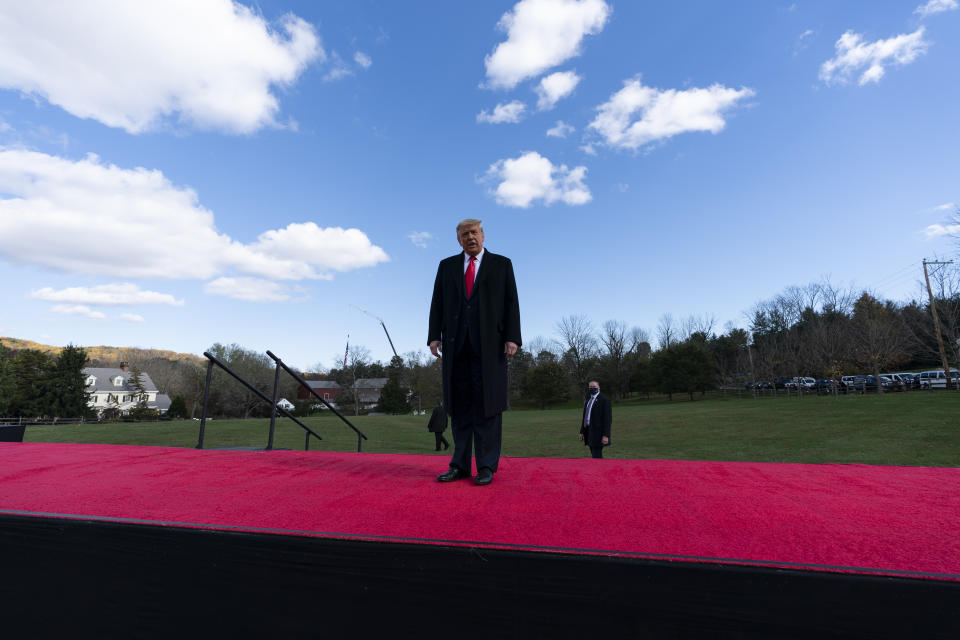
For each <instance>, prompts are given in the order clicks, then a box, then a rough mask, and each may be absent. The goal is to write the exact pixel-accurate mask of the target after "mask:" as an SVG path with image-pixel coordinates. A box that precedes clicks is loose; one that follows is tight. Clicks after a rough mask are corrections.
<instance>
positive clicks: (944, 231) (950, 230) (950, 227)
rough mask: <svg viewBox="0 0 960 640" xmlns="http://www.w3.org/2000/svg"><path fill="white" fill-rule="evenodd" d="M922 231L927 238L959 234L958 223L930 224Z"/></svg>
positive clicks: (959, 227) (959, 226)
mask: <svg viewBox="0 0 960 640" xmlns="http://www.w3.org/2000/svg"><path fill="white" fill-rule="evenodd" d="M923 233H924V234H925V235H926V236H927V239H928V240H929V239H932V238H939V237H940V236H950V235H960V224H947V225H943V224H931V225H930V226H928V227H927V228H926V229H924V230H923Z"/></svg>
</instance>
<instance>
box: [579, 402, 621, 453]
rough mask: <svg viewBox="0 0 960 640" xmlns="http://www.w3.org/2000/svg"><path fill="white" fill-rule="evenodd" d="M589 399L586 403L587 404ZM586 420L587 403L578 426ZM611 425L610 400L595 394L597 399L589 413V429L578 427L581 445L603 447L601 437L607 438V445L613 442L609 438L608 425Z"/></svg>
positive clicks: (611, 411) (611, 410)
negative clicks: (581, 437) (580, 434)
mask: <svg viewBox="0 0 960 640" xmlns="http://www.w3.org/2000/svg"><path fill="white" fill-rule="evenodd" d="M589 400H590V399H589V398H587V401H588V402H589ZM586 418H587V403H584V405H583V416H582V417H581V419H580V424H581V425H583V422H584V420H586ZM611 424H613V409H612V408H611V407H610V400H609V399H608V398H607V396H605V395H603V394H602V393H599V394H597V399H596V400H594V401H593V410H591V411H590V429H589V430H588V429H587V428H586V427H583V426H581V427H580V433H582V434H583V435H584V438H583V444H587V445H590V446H591V447H600V446H603V436H606V437H607V442H608V444H609V443H610V442H613V440H612V439H611V438H610V425H611Z"/></svg>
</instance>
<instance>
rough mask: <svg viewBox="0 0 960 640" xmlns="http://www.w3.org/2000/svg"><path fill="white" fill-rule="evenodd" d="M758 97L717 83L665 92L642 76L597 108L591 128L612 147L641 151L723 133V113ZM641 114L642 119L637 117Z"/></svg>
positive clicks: (751, 90) (632, 80)
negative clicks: (697, 134) (684, 137)
mask: <svg viewBox="0 0 960 640" xmlns="http://www.w3.org/2000/svg"><path fill="white" fill-rule="evenodd" d="M753 95H754V91H753V89H748V88H746V87H744V88H741V89H729V88H727V87H724V86H723V85H719V84H715V85H712V86H710V87H708V88H706V89H698V88H693V89H687V90H685V91H678V90H676V89H667V90H665V91H661V90H659V89H654V88H653V87H646V86H644V85H643V83H642V82H641V81H640V76H637V77H635V78H633V79H631V80H627V81H625V82H624V83H623V89H621V90H620V91H618V92H617V93H615V94H613V95H612V96H610V100H608V101H607V102H606V103H604V104H602V105H600V106H599V107H597V111H598V112H599V113H598V114H597V117H596V118H595V119H594V120H593V122H591V123H590V124H589V125H588V126H589V128H590V129H593V130H594V131H596V132H598V133H599V134H600V135H601V136H602V137H603V140H604V141H605V142H606V144H608V145H609V146H611V147H615V148H619V149H637V148H639V147H641V146H643V145H645V144H648V143H650V142H654V141H657V140H663V139H667V138H671V137H673V136H675V135H677V134H680V133H686V132H690V131H709V132H710V133H714V134H716V133H719V132H720V131H722V130H723V128H724V127H725V126H726V121H725V120H724V119H723V117H722V114H723V113H724V112H725V111H728V110H729V109H731V108H733V107H734V106H735V105H736V104H737V103H738V102H739V101H741V100H743V99H745V98H749V97H751V96H753ZM637 112H639V118H636V119H635V118H634V115H635V114H637Z"/></svg>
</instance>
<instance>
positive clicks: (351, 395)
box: [334, 344, 370, 416]
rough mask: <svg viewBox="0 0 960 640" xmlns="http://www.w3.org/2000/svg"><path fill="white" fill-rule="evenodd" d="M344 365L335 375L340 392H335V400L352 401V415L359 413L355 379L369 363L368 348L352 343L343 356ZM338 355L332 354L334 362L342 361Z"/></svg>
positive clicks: (361, 374) (359, 376)
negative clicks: (345, 355) (344, 356)
mask: <svg viewBox="0 0 960 640" xmlns="http://www.w3.org/2000/svg"><path fill="white" fill-rule="evenodd" d="M345 360H346V365H345V366H343V367H342V368H341V369H340V374H339V375H338V376H337V382H338V383H339V384H340V388H341V390H340V393H339V394H337V401H338V402H341V403H344V404H347V403H350V402H352V403H353V415H355V416H358V415H360V399H359V397H358V391H357V379H358V378H361V377H362V376H363V370H364V369H365V368H366V367H367V365H369V364H370V349H367V348H366V347H364V346H363V345H359V344H356V345H353V346H351V347H350V351H349V352H348V353H347V357H346V358H345ZM343 361H344V360H341V359H339V356H338V355H335V356H334V362H341V363H342V362H343Z"/></svg>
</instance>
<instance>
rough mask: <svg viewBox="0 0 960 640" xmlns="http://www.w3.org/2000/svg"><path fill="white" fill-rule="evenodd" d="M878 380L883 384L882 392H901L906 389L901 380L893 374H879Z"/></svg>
mask: <svg viewBox="0 0 960 640" xmlns="http://www.w3.org/2000/svg"><path fill="white" fill-rule="evenodd" d="M880 380H881V382H882V383H883V388H884V390H890V391H903V390H904V388H906V385H905V384H904V382H903V380H901V379H900V376H898V375H897V374H895V373H881V374H880Z"/></svg>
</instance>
